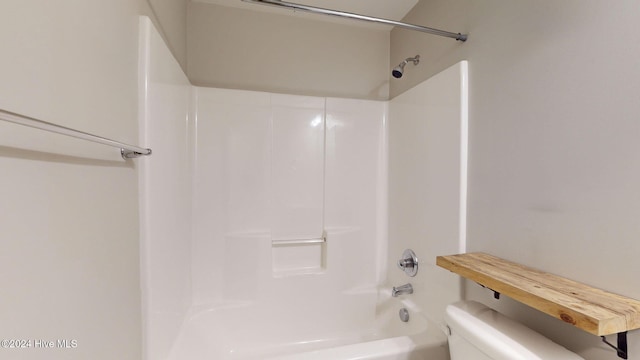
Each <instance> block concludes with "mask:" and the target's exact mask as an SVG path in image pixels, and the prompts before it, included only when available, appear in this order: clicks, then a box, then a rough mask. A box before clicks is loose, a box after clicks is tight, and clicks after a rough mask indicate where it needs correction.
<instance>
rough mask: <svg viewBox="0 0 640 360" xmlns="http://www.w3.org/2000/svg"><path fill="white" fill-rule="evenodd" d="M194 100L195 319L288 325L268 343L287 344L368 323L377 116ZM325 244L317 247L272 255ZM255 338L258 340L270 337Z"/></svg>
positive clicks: (342, 107)
mask: <svg viewBox="0 0 640 360" xmlns="http://www.w3.org/2000/svg"><path fill="white" fill-rule="evenodd" d="M196 92H197V136H196V139H197V141H196V162H195V165H196V166H195V193H194V201H195V203H194V244H193V246H194V248H193V281H194V283H193V285H194V300H195V304H196V305H197V306H198V308H199V309H207V308H211V307H218V306H246V307H247V311H248V312H250V313H251V314H254V315H252V316H256V320H255V321H258V322H259V323H263V324H278V323H280V322H281V319H282V318H283V317H286V318H287V327H286V328H285V327H276V328H273V327H271V328H270V329H269V331H268V332H269V333H271V334H272V335H273V336H274V337H281V336H289V337H291V339H296V338H297V337H299V336H302V335H303V333H305V332H306V333H307V334H306V335H305V336H308V333H309V332H312V333H322V332H324V333H328V332H329V330H331V331H336V330H340V329H342V330H345V331H346V330H347V329H348V328H349V327H354V326H357V327H361V326H362V323H363V321H372V319H373V316H372V314H374V313H375V304H376V300H377V285H378V277H377V273H378V272H379V270H378V268H379V267H380V266H381V265H380V261H379V259H380V253H381V252H383V248H384V247H385V246H386V243H385V242H384V236H383V235H382V234H380V232H379V224H380V223H384V222H385V220H386V219H385V216H384V211H381V210H380V207H381V206H382V204H383V199H384V196H383V195H384V186H383V184H384V177H383V171H381V169H382V168H383V165H384V163H383V158H384V157H383V156H382V153H383V151H382V139H383V138H384V127H383V125H384V123H383V121H384V119H385V115H386V104H385V103H383V102H375V101H359V100H347V99H325V98H313V97H304V96H290V95H280V94H269V93H259V92H249V91H236V90H220V89H210V88H197V89H196ZM323 232H325V233H326V236H327V237H326V239H327V240H326V243H325V244H314V245H287V246H272V241H273V240H274V239H275V240H278V239H308V238H320V237H321V236H322V233H323ZM274 261H275V262H277V263H274ZM255 321H254V323H255ZM309 324H313V326H310V325H309ZM258 328H260V326H257V327H256V329H255V334H254V335H255V336H256V337H257V338H260V337H263V338H264V337H265V336H269V335H265V332H264V331H265V329H262V328H260V329H258ZM252 331H253V330H247V334H246V336H247V337H250V336H251V333H252Z"/></svg>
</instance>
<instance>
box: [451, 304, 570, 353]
mask: <svg viewBox="0 0 640 360" xmlns="http://www.w3.org/2000/svg"><path fill="white" fill-rule="evenodd" d="M445 321H446V323H447V326H448V327H449V331H448V333H449V334H448V337H449V352H450V353H451V360H534V359H536V360H578V359H583V358H582V357H580V356H578V355H577V354H575V353H573V352H571V351H569V350H567V349H565V348H564V347H562V346H560V345H558V344H556V343H554V342H553V341H551V340H549V339H547V338H546V337H544V336H542V335H540V334H539V333H537V332H535V331H533V330H531V329H529V328H528V327H526V326H524V325H522V324H520V323H518V322H516V321H514V320H511V319H510V318H508V317H506V316H505V315H502V314H500V313H499V312H497V311H495V310H493V309H491V308H488V307H486V306H484V305H482V304H480V303H478V302H475V301H460V302H457V303H454V304H451V305H449V306H447V310H446V313H445Z"/></svg>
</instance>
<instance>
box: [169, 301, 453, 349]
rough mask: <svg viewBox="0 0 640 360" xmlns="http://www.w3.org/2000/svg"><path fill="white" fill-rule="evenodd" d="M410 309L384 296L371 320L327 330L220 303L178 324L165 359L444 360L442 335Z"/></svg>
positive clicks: (409, 305)
mask: <svg viewBox="0 0 640 360" xmlns="http://www.w3.org/2000/svg"><path fill="white" fill-rule="evenodd" d="M386 292H387V290H384V293H385V294H386ZM402 307H405V308H407V309H408V310H409V314H410V320H409V322H406V323H405V322H402V321H400V318H399V316H398V311H399V310H400V308H402ZM416 309H417V307H416V306H415V305H414V304H412V303H411V302H410V300H407V299H404V300H399V299H396V298H391V297H388V296H386V297H385V299H384V300H382V301H381V302H379V303H378V304H377V305H376V306H375V314H373V313H372V316H371V319H366V320H364V321H359V323H357V324H356V323H355V322H354V323H352V324H349V326H345V324H342V325H336V327H337V328H340V329H341V330H339V331H327V328H326V327H322V326H315V324H313V323H307V324H304V321H303V322H298V323H297V324H295V321H294V324H295V325H291V324H289V323H290V322H291V321H290V320H292V319H281V321H279V322H278V320H277V319H278V317H279V318H282V317H283V315H284V316H285V317H286V314H287V312H286V310H282V309H281V310H280V311H278V310H275V311H274V309H268V310H265V308H261V307H259V306H256V305H255V304H248V303H247V304H239V303H235V304H226V305H222V306H217V307H216V308H210V309H206V310H201V311H198V312H194V314H193V315H192V316H190V317H189V318H188V320H187V321H186V322H185V324H184V325H183V328H182V331H181V334H180V336H179V338H178V341H177V342H176V344H175V346H174V347H173V349H172V352H171V356H170V359H171V360H205V359H206V360H448V359H449V352H448V348H447V338H446V336H445V335H444V333H443V332H442V331H441V330H440V327H439V326H438V325H437V324H435V323H433V322H430V321H429V320H428V319H427V318H426V317H424V316H423V315H422V314H421V313H420V312H419V311H417V310H416ZM274 313H275V315H276V316H275V318H274V317H273V316H272V315H274ZM294 320H295V319H294ZM335 322H336V323H338V322H339V320H335ZM283 324H289V326H286V325H285V326H283ZM301 324H302V325H301ZM283 328H284V329H283Z"/></svg>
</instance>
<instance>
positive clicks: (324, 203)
mask: <svg viewBox="0 0 640 360" xmlns="http://www.w3.org/2000/svg"><path fill="white" fill-rule="evenodd" d="M323 101H324V104H323V107H322V205H321V206H322V219H320V226H321V229H322V233H321V234H320V237H323V236H324V235H325V231H326V230H325V229H326V223H325V221H326V218H327V214H326V212H327V98H326V97H325V98H324V99H323ZM325 240H326V239H325ZM325 246H326V245H325ZM323 265H324V264H323ZM323 265H322V267H324V266H323Z"/></svg>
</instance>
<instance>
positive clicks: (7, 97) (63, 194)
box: [0, 0, 148, 360]
mask: <svg viewBox="0 0 640 360" xmlns="http://www.w3.org/2000/svg"><path fill="white" fill-rule="evenodd" d="M145 6H146V5H145V4H143V3H141V2H139V1H131V0H107V1H98V0H94V1H73V0H63V1H46V0H42V1H22V0H15V1H14V0H5V1H2V2H0V43H1V44H2V54H3V55H2V56H1V57H0V79H2V81H0V108H2V109H6V110H9V111H13V112H18V113H22V114H25V115H28V116H33V117H37V118H42V119H44V120H47V121H50V122H54V123H57V124H60V125H63V126H68V127H72V128H77V129H80V130H84V131H87V132H91V133H95V134H98V135H102V136H105V137H109V138H114V139H117V140H120V141H123V142H127V143H132V144H136V143H137V121H136V119H137V110H138V108H137V71H138V68H137V55H138V50H137V49H138V43H137V39H138V14H139V13H140V12H144V11H147V10H148V9H146V7H145ZM0 127H1V129H0V168H1V169H2V176H0V197H1V198H2V201H0V218H1V219H2V225H1V226H0V244H2V251H0V281H1V282H2V284H3V289H4V290H3V291H2V296H0V323H1V324H2V326H1V329H0V338H3V339H42V340H52V341H56V340H57V339H75V340H77V345H78V347H77V348H75V349H33V348H32V349H0V358H3V359H7V358H12V359H14V358H15V359H17V358H19V359H105V360H106V359H131V360H137V359H140V357H141V345H140V344H141V335H140V334H141V326H140V322H141V321H140V283H139V276H138V274H139V261H138V258H139V250H138V247H139V243H138V222H137V218H138V205H137V204H138V200H137V198H138V193H137V186H136V183H137V177H136V167H137V164H139V162H141V161H145V159H138V160H135V161H126V162H125V161H124V160H122V158H121V157H120V154H119V151H118V149H114V148H109V147H104V146H102V145H98V144H92V143H88V142H84V141H80V140H75V139H70V138H66V137H62V136H59V135H55V134H49V133H44V132H41V131H38V130H34V129H27V128H22V127H19V126H17V125H13V124H8V123H4V122H3V123H2V124H0ZM143 145H144V144H143Z"/></svg>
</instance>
